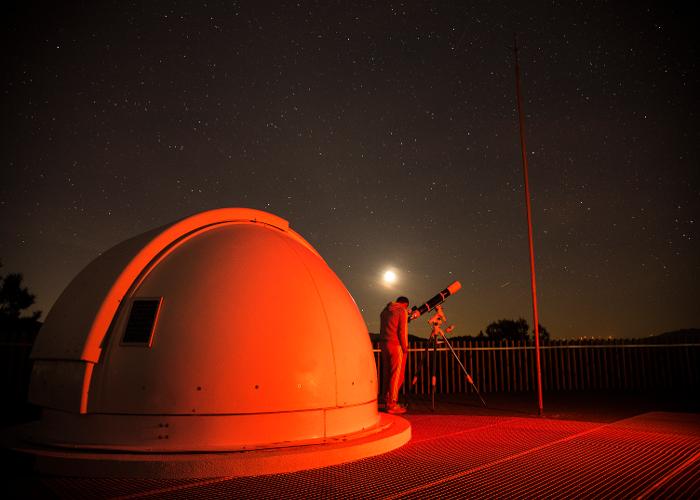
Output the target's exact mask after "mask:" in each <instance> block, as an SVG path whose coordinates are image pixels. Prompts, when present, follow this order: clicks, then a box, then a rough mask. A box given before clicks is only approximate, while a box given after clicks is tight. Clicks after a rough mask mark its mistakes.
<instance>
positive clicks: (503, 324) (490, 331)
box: [486, 318, 529, 341]
mask: <svg viewBox="0 0 700 500" xmlns="http://www.w3.org/2000/svg"><path fill="white" fill-rule="evenodd" d="M528 329H529V326H528V324H527V321H525V320H524V319H523V318H519V319H518V320H517V321H516V320H512V319H499V320H498V321H496V322H494V323H491V324H490V325H489V326H487V327H486V336H487V337H488V339H489V340H496V341H502V340H513V341H520V340H527V339H528Z"/></svg>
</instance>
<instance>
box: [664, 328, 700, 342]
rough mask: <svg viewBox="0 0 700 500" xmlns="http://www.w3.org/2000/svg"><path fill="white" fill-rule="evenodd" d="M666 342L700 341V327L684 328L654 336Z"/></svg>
mask: <svg viewBox="0 0 700 500" xmlns="http://www.w3.org/2000/svg"><path fill="white" fill-rule="evenodd" d="M652 337H653V338H655V339H658V340H663V341H664V342H675V343H677V342H700V328H684V329H683V330H674V331H672V332H664V333H660V334H659V335H653V336H652Z"/></svg>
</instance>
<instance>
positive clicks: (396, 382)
mask: <svg viewBox="0 0 700 500" xmlns="http://www.w3.org/2000/svg"><path fill="white" fill-rule="evenodd" d="M379 321H380V330H379V346H380V348H381V356H382V358H381V363H382V389H381V396H382V397H383V398H384V401H385V403H386V411H387V412H388V413H392V414H395V415H396V414H401V413H405V412H406V409H405V408H403V407H401V406H399V404H398V400H399V389H400V388H401V385H402V384H403V381H404V371H405V368H406V357H407V355H408V299H407V298H406V297H403V296H402V297H398V298H397V299H396V301H394V302H389V303H388V304H387V305H386V307H385V308H384V310H383V311H382V313H381V314H380V316H379Z"/></svg>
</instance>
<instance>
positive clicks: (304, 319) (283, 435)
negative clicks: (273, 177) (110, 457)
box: [30, 208, 380, 451]
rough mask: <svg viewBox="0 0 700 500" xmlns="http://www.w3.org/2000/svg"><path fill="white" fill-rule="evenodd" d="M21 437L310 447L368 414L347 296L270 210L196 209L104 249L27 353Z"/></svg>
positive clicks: (366, 356) (369, 371)
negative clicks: (34, 413)
mask: <svg viewBox="0 0 700 500" xmlns="http://www.w3.org/2000/svg"><path fill="white" fill-rule="evenodd" d="M32 358H33V359H34V368H33V373H32V380H31V387H30V401H31V402H32V403H34V404H37V405H39V406H41V407H43V408H44V411H43V416H42V422H41V424H42V425H41V426H40V427H39V430H38V434H36V435H35V439H37V440H38V441H40V442H42V443H45V444H52V445H59V446H60V445H65V446H70V447H77V448H100V449H107V450H136V451H211V450H242V449H251V448H270V447H279V446H288V445H296V444H306V443H317V442H324V440H328V439H333V438H338V437H340V436H346V435H350V434H353V433H362V432H363V431H366V430H368V429H372V428H373V427H376V426H377V425H378V423H379V420H380V419H379V414H378V413H377V403H376V395H377V373H376V366H375V363H374V357H373V354H372V349H371V344H370V341H369V336H368V334H367V328H366V326H365V324H364V321H363V319H362V316H361V315H360V312H359V310H358V308H357V305H356V304H355V302H354V300H353V299H352V297H351V296H350V294H349V293H348V291H347V290H346V289H345V287H344V286H343V284H342V283H341V281H340V280H339V279H338V277H337V276H336V275H335V274H334V273H333V271H332V270H331V269H330V268H329V267H328V265H327V264H326V263H325V261H324V260H323V259H322V258H321V257H320V256H319V255H318V253H317V252H316V251H315V250H314V249H313V248H312V247H311V245H309V243H307V242H306V241H305V240H304V239H303V238H302V237H301V236H299V235H298V234H297V233H295V232H294V231H292V230H291V229H290V228H289V227H288V224H287V223H286V221H284V220H283V219H280V218H278V217H275V216H273V215H270V214H267V213H265V212H260V211H256V210H249V209H237V208H232V209H221V210H213V211H209V212H204V213H201V214H198V215H195V216H192V217H189V218H186V219H184V220H181V221H179V222H176V223H174V224H172V225H170V226H166V227H163V228H160V229H157V230H154V231H151V232H148V233H145V234H143V235H140V236H137V237H135V238H132V239H130V240H128V241H125V242H123V243H121V244H119V245H117V246H115V247H114V248H112V249H111V250H109V251H107V252H105V253H104V254H102V255H101V256H100V257H98V258H97V259H96V260H95V261H93V262H92V263H91V264H90V265H88V266H87V267H86V268H85V270H83V272H81V273H80V274H79V275H78V276H77V277H76V278H75V279H74V280H73V282H72V283H71V284H70V285H69V286H68V287H67V288H66V290H65V291H64V292H63V294H62V295H61V297H60V298H59V299H58V301H57V302H56V304H55V306H54V307H53V309H52V310H51V312H50V313H49V315H48V316H47V319H46V323H45V325H44V326H43V328H42V330H41V332H40V333H39V337H38V338H37V341H36V344H35V347H34V350H33V352H32Z"/></svg>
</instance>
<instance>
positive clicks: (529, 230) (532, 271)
mask: <svg viewBox="0 0 700 500" xmlns="http://www.w3.org/2000/svg"><path fill="white" fill-rule="evenodd" d="M513 51H514V52H515V92H516V95H517V99H518V122H519V124H520V153H521V156H522V159H523V175H524V178H525V207H526V208H527V238H528V243H529V247H530V283H531V285H532V313H533V314H532V315H533V321H534V322H535V363H536V366H537V409H538V412H539V414H540V415H542V410H543V406H542V370H541V368H540V326H539V315H538V314H537V283H536V281H535V249H534V246H533V244H532V215H531V209H530V183H529V181H528V174H527V149H526V148H525V118H524V116H523V106H522V97H521V95H520V66H519V64H518V41H517V38H516V37H515V36H513Z"/></svg>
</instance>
